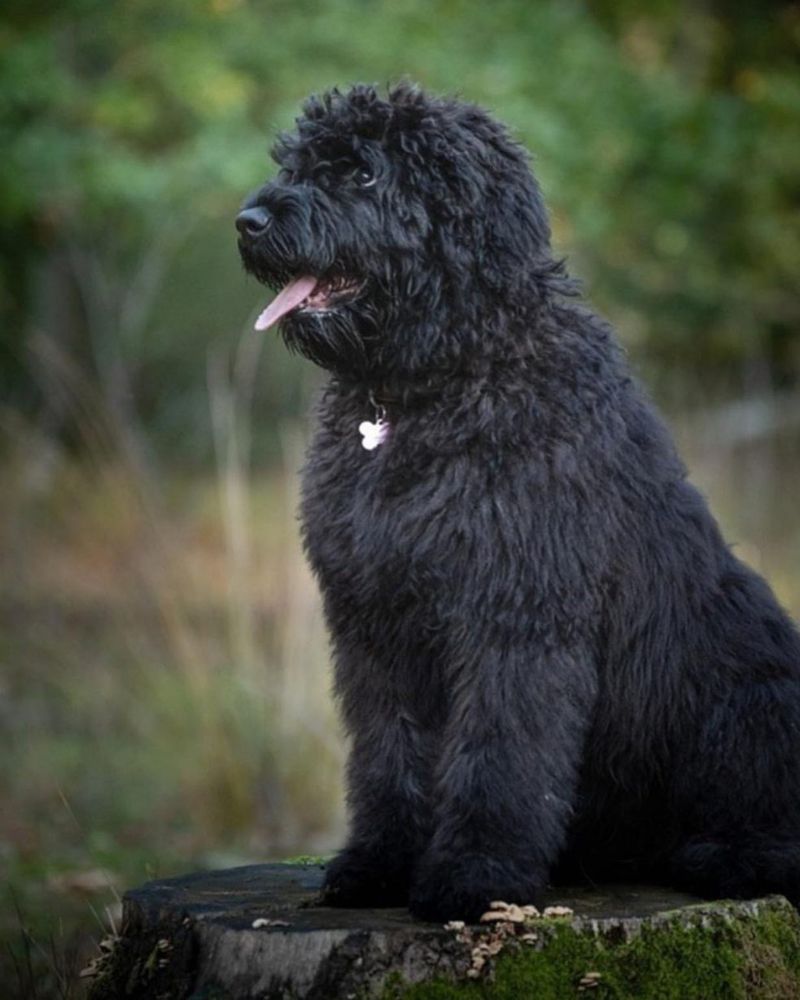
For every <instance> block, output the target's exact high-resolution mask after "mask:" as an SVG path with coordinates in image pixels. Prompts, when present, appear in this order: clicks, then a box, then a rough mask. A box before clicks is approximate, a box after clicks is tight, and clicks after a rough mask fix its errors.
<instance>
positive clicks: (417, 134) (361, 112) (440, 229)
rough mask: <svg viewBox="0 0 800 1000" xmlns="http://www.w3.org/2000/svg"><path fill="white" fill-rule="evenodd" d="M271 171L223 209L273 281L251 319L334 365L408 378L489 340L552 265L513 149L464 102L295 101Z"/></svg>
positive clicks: (522, 308) (356, 95)
mask: <svg viewBox="0 0 800 1000" xmlns="http://www.w3.org/2000/svg"><path fill="white" fill-rule="evenodd" d="M303 112H304V113H303V116H302V117H301V118H299V119H298V120H297V130H296V132H294V133H292V134H287V135H283V136H281V137H280V138H279V139H278V141H277V143H276V145H275V149H274V151H273V157H274V159H275V160H276V161H277V163H278V165H279V167H280V171H279V174H278V176H277V179H276V180H274V181H271V182H270V183H267V184H265V185H264V186H263V187H262V188H260V189H259V190H258V191H256V192H255V194H253V195H252V197H250V198H249V199H248V200H247V202H246V203H245V205H244V206H243V209H242V211H241V212H240V214H239V215H238V217H237V220H236V226H237V229H238V230H239V248H240V251H241V254H242V258H243V260H244V264H245V267H246V268H247V270H248V271H250V272H251V273H252V274H254V275H255V276H256V277H257V278H258V279H259V280H260V281H262V282H264V283H266V284H268V285H270V286H272V287H273V288H275V289H279V291H278V294H277V296H276V298H275V299H274V301H273V302H272V304H271V305H270V306H269V307H268V308H267V309H265V310H264V312H263V313H262V314H261V316H260V317H259V319H258V321H257V326H258V327H259V328H266V327H268V326H271V325H272V324H273V323H276V322H278V321H280V324H281V330H282V333H283V335H284V338H285V339H286V342H287V343H288V344H289V346H290V347H292V348H294V349H296V350H298V351H300V352H301V353H303V354H304V355H306V356H307V357H309V358H311V360H313V361H315V362H317V363H318V364H320V365H322V366H324V367H325V368H328V369H330V370H332V371H335V372H337V373H339V374H341V375H345V376H349V377H355V378H359V379H365V380H368V381H373V382H376V381H381V380H384V381H385V380H394V379H398V378H399V379H408V378H415V377H420V376H425V375H427V374H429V373H430V372H431V371H433V370H442V371H446V370H448V369H452V368H453V366H456V367H457V366H459V365H464V364H467V365H468V363H469V359H470V358H471V357H474V356H475V355H476V354H478V355H480V354H485V353H486V352H490V351H492V350H496V349H503V348H502V344H501V343H500V342H501V341H502V340H503V338H504V336H507V335H508V332H509V330H510V329H511V328H512V327H514V326H515V322H516V321H518V320H519V319H520V317H523V316H525V315H529V312H530V309H531V308H532V307H535V304H536V303H537V302H539V301H540V300H541V299H542V298H543V297H545V296H546V294H547V291H548V288H549V285H550V283H552V281H555V280H556V278H557V276H558V266H557V265H555V264H554V263H553V261H552V258H551V254H550V233H549V228H548V224H547V216H546V212H545V209H544V206H543V203H542V199H541V196H540V193H539V190H538V187H537V185H536V182H535V180H534V179H533V176H532V175H531V172H530V170H529V167H528V163H527V158H526V156H525V153H524V151H523V150H522V148H521V147H520V146H519V145H518V144H517V143H516V142H514V141H513V139H511V137H510V136H509V134H508V133H507V131H506V130H505V128H503V127H502V126H501V125H499V124H498V123H497V122H495V121H493V120H492V118H490V117H489V115H488V114H486V112H484V111H482V110H481V109H480V108H478V107H475V106H474V105H471V104H466V103H462V102H459V101H455V100H446V99H435V98H430V97H428V96H426V95H425V94H423V93H422V92H421V91H420V90H419V89H417V88H416V87H413V86H411V85H407V84H404V85H401V86H399V87H396V88H395V89H393V90H391V91H390V92H389V94H388V96H387V97H386V98H382V97H381V96H380V94H379V93H378V92H377V91H376V90H375V89H374V88H373V87H367V86H356V87H353V88H352V89H351V90H350V91H349V92H348V93H340V92H339V91H338V90H333V91H330V92H329V93H326V94H325V95H324V96H322V97H321V98H318V97H311V98H310V99H309V100H308V101H307V102H306V104H305V106H304V108H303Z"/></svg>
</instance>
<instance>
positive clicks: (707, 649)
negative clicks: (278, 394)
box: [236, 86, 800, 920]
mask: <svg viewBox="0 0 800 1000" xmlns="http://www.w3.org/2000/svg"><path fill="white" fill-rule="evenodd" d="M275 158H276V160H277V162H278V163H279V165H280V174H279V175H278V179H277V180H276V181H274V182H272V183H269V184H267V185H265V186H264V187H263V188H261V189H260V190H259V191H258V192H257V193H256V194H255V195H254V196H253V197H252V198H251V199H250V200H249V201H248V202H247V204H246V206H245V208H244V210H243V211H242V212H241V214H240V215H239V216H238V218H237V222H236V224H237V227H238V229H239V231H240V248H241V252H242V255H243V258H244V262H245V265H246V267H247V269H248V270H249V271H250V272H252V273H253V274H254V275H256V276H257V277H258V278H259V279H260V280H261V281H263V282H266V283H267V284H269V285H272V286H274V287H282V289H283V290H282V291H281V292H280V293H279V294H278V296H277V298H276V299H275V301H274V302H273V303H272V305H271V306H270V307H269V308H268V309H267V310H265V312H264V313H262V315H261V316H260V317H259V321H258V324H257V325H258V326H259V327H260V328H265V327H267V326H269V325H271V324H272V323H274V322H276V321H277V320H281V329H282V332H283V336H284V337H285V339H286V341H287V343H288V344H289V346H290V347H291V348H293V349H296V350H298V351H300V352H301V353H302V354H304V355H306V357H308V358H310V359H312V360H313V361H315V362H317V363H318V364H320V365H322V366H323V367H324V368H326V369H327V370H328V371H329V372H330V376H331V377H330V380H329V382H328V385H327V388H326V389H325V391H324V394H323V397H322V401H321V406H320V409H319V414H318V427H317V430H316V435H315V438H314V443H313V445H312V448H311V452H310V455H309V458H308V464H307V467H306V469H305V476H304V499H303V505H302V519H303V530H304V537H305V543H306V548H307V552H308V556H309V558H310V560H311V563H312V565H313V567H314V570H315V571H316V574H317V576H318V578H319V581H320V584H321V587H322V591H323V595H324V601H325V612H326V615H327V621H328V624H329V627H330V631H331V635H332V640H333V649H334V654H335V663H336V689H337V693H338V696H339V698H340V699H341V706H342V709H343V712H344V718H345V720H346V724H347V728H348V730H349V733H350V735H351V737H352V752H351V755H350V760H349V768H348V779H349V802H350V808H351V813H352V827H351V833H350V839H349V843H348V846H347V847H346V848H345V850H344V851H343V852H342V853H341V854H340V855H339V856H338V857H337V858H336V860H335V861H334V862H333V863H332V864H331V865H330V867H329V869H328V873H327V882H326V898H327V900H328V901H329V902H330V903H332V904H337V905H342V906H365V905H373V904H374V905H388V904H392V903H394V904H400V903H406V902H407V903H409V905H410V907H411V910H412V911H413V912H414V913H415V914H417V915H418V916H420V917H424V918H429V919H436V920H441V919H443V918H449V917H461V918H465V919H468V920H469V919H474V918H476V917H477V916H478V914H480V913H481V911H483V910H484V909H485V908H486V906H487V904H488V903H489V902H490V900H494V899H504V900H509V901H519V902H529V901H532V900H536V898H537V896H538V894H539V893H540V890H541V889H542V887H543V886H544V885H545V884H546V883H547V882H548V881H549V880H558V879H567V878H569V879H572V878H576V877H580V878H583V877H587V876H588V877H591V878H617V877H624V878H648V879H658V880H663V881H667V882H671V883H672V884H675V885H680V886H683V887H686V888H688V889H690V890H692V891H695V892H698V893H702V894H707V895H723V896H750V895H753V894H757V893H763V892H782V893H785V894H786V895H787V896H789V897H790V898H791V899H792V900H793V901H794V902H795V903H800V635H798V632H797V631H796V630H795V627H794V626H793V625H792V623H791V622H790V620H789V618H788V617H787V615H786V614H785V613H784V611H783V610H782V609H781V608H780V607H779V605H778V604H777V602H776V600H775V598H774V596H773V594H772V593H771V591H770V589H769V587H768V586H767V585H766V584H765V583H764V582H763V580H761V579H760V578H759V577H758V576H756V574H755V573H753V572H752V571H751V570H749V569H748V568H747V567H745V566H743V565H742V564H741V563H740V562H739V561H738V560H737V559H736V558H735V557H734V556H733V555H732V554H731V552H730V551H729V550H728V548H727V547H726V545H725V543H724V542H723V540H722V538H721V537H720V533H719V530H718V529H717V525H716V524H715V522H714V520H713V518H712V517H711V515H710V514H709V512H708V509H707V507H706V504H705V502H704V500H703V498H702V497H701V496H700V495H699V494H698V492H697V491H696V490H695V489H694V488H693V487H692V486H691V485H689V483H688V482H687V481H686V473H685V469H684V467H683V465H682V464H681V462H680V460H679V458H678V457H677V455H676V453H675V450H674V447H673V445H672V443H671V441H670V437H669V434H668V433H667V431H666V430H665V428H664V426H663V424H662V423H661V420H660V419H659V417H658V416H657V415H656V414H655V413H654V411H653V409H652V407H651V406H650V404H649V403H648V402H647V401H646V399H645V398H644V396H643V394H642V392H641V390H640V389H639V388H638V387H637V386H636V385H635V383H634V382H633V381H632V379H631V376H630V374H629V371H628V368H627V367H626V363H625V360H624V358H623V356H622V354H621V352H620V350H619V349H618V347H617V346H616V344H615V342H614V339H613V337H612V334H611V332H610V331H609V329H608V327H607V326H606V325H605V324H604V323H603V322H601V321H600V320H599V319H597V317H595V316H594V315H592V314H591V313H590V312H588V311H587V310H585V309H584V308H582V307H580V306H579V305H577V304H575V302H574V301H573V299H572V298H571V297H572V296H574V288H573V286H572V284H571V282H570V281H569V279H568V278H567V277H566V275H565V272H564V269H563V267H562V264H561V263H559V262H557V261H555V260H554V259H553V257H552V255H551V249H550V240H549V229H548V223H547V217H546V212H545V209H544V206H543V203H542V198H541V195H540V193H539V190H538V187H537V185H536V182H535V181H534V179H533V177H532V176H531V173H530V170H529V168H528V165H527V161H526V156H525V154H524V152H523V150H522V149H521V148H520V147H519V146H518V145H517V144H516V143H515V142H514V141H513V140H512V139H511V138H510V137H509V135H508V133H507V131H506V130H505V129H504V128H503V127H502V126H501V125H499V124H497V123H496V122H495V121H493V120H492V119H491V118H490V117H489V116H488V115H487V114H486V113H485V112H483V111H482V110H480V109H479V108H477V107H474V106H472V105H469V104H465V103H461V102H458V101H454V100H441V99H434V98H431V97H428V96H426V95H424V94H423V93H421V92H420V91H419V90H417V89H415V88H413V87H411V86H401V87H399V88H397V89H395V90H393V91H392V92H390V94H389V95H388V98H386V99H383V98H382V97H381V96H380V95H379V94H378V93H376V91H375V90H374V89H372V88H370V87H363V86H358V87H355V88H353V89H352V90H351V91H350V92H349V93H346V94H341V93H339V92H337V91H335V90H334V91H332V92H331V93H329V94H326V95H325V96H324V97H322V98H321V99H318V98H311V99H310V100H309V101H308V102H307V104H306V105H305V108H304V116H303V117H302V118H300V119H298V123H297V132H296V134H293V135H288V136H284V137H282V138H281V139H280V140H279V141H278V143H277V148H276V150H275Z"/></svg>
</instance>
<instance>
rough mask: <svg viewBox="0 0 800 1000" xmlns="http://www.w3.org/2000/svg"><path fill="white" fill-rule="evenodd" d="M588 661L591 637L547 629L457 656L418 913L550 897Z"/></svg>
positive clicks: (459, 911)
mask: <svg viewBox="0 0 800 1000" xmlns="http://www.w3.org/2000/svg"><path fill="white" fill-rule="evenodd" d="M590 664H591V660H590V658H589V654H588V651H587V650H586V649H583V648H580V647H577V646H576V647H573V648H567V647H565V646H563V645H559V644H557V643H555V642H546V641H545V642H540V643H537V644H536V646H535V647H534V648H525V647H524V646H523V645H522V644H520V646H519V647H518V648H514V646H513V645H512V646H511V647H510V648H509V647H508V645H507V644H502V643H491V644H489V645H488V646H487V644H485V643H484V644H482V648H481V649H476V651H475V655H474V656H471V657H470V659H469V662H464V663H463V664H462V665H461V666H460V667H459V668H458V671H457V673H456V676H454V678H453V698H452V708H451V712H450V717H449V720H448V724H447V729H446V733H445V740H444V745H443V750H442V753H441V757H440V760H439V764H438V768H437V772H436V784H435V786H434V794H433V801H434V803H435V813H434V832H433V836H432V839H431V841H430V843H429V846H428V849H427V851H426V853H425V855H424V856H423V858H422V860H421V862H420V864H419V865H418V867H417V869H416V871H415V877H414V884H413V886H412V891H411V897H410V907H411V910H412V912H413V913H414V914H415V915H416V916H418V917H421V918H423V919H427V920H447V919H454V918H459V919H462V920H468V921H475V920H477V919H478V918H479V917H480V915H481V914H482V913H483V912H484V911H485V910H487V909H488V907H489V903H490V902H492V901H494V900H505V901H507V902H517V903H532V902H533V903H535V902H536V901H537V900H538V899H539V898H540V895H541V891H542V889H543V888H544V886H545V885H546V883H547V880H548V873H549V870H550V866H551V865H552V864H553V862H554V861H555V859H556V857H557V854H558V852H559V850H560V849H561V847H562V846H563V842H564V838H565V833H566V828H567V824H568V822H569V819H570V815H571V811H572V807H573V804H574V796H575V792H576V784H577V772H578V768H579V765H580V759H581V753H582V749H583V742H584V737H585V733H586V730H587V723H588V719H589V714H590V711H591V705H592V704H593V701H594V694H595V681H594V677H595V675H594V670H593V669H592V667H591V666H590Z"/></svg>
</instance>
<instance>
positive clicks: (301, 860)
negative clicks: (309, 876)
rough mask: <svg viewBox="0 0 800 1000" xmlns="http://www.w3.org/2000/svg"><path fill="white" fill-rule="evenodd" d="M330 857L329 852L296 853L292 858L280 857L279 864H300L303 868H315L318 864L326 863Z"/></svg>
mask: <svg viewBox="0 0 800 1000" xmlns="http://www.w3.org/2000/svg"><path fill="white" fill-rule="evenodd" d="M330 859H331V855H330V854H297V855H295V857H293V858H282V859H281V861H280V864H283V865H300V866H301V867H303V868H316V867H317V866H318V865H324V864H327V863H328V862H329V861H330Z"/></svg>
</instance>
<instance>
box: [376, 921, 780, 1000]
mask: <svg viewBox="0 0 800 1000" xmlns="http://www.w3.org/2000/svg"><path fill="white" fill-rule="evenodd" d="M718 905H719V904H718ZM539 927H540V930H541V932H542V933H543V934H547V937H548V940H547V942H546V944H545V946H544V947H543V948H542V949H541V950H538V949H536V950H534V949H532V948H529V947H527V946H516V945H514V946H511V947H510V948H508V949H506V951H504V952H503V953H502V954H501V955H499V956H498V958H497V961H496V965H495V972H494V977H493V978H492V979H482V980H479V981H475V982H470V981H465V982H460V983H454V982H452V981H445V980H442V979H438V980H433V981H431V982H427V983H419V984H416V985H413V986H407V985H404V984H403V983H402V982H400V981H399V980H397V979H395V980H394V981H393V982H392V983H390V984H387V986H386V988H385V990H384V993H383V997H382V1000H400V998H402V1000H470V998H473V1000H528V998H529V1000H564V998H566V997H578V996H580V997H586V998H587V1000H612V998H613V1000H797V998H798V997H800V920H798V917H797V914H796V913H794V911H792V910H791V909H789V908H784V907H780V906H778V905H776V906H775V907H774V908H766V909H765V910H764V911H763V912H761V913H760V914H759V915H758V916H754V917H745V918H742V917H741V916H737V917H733V916H732V915H731V914H729V913H727V912H726V911H725V910H724V909H722V910H721V911H719V912H717V913H714V914H713V915H709V912H708V911H707V910H706V911H701V910H698V913H697V915H696V916H694V917H693V918H692V919H691V920H690V921H689V922H687V920H686V917H685V915H684V916H683V918H682V919H681V918H678V917H676V918H675V919H674V920H672V921H667V922H666V923H659V924H656V925H655V926H653V925H645V926H644V927H643V928H642V931H641V933H640V934H639V935H637V936H636V937H634V938H632V939H631V940H627V941H626V940H621V941H616V942H615V941H614V940H613V935H612V936H610V937H609V936H605V937H604V936H603V935H596V934H594V933H592V932H591V931H589V930H574V929H573V928H572V927H570V926H565V925H564V924H563V923H561V925H560V926H553V924H552V922H549V923H545V922H541V923H540V924H539ZM587 972H596V973H599V974H600V978H599V981H598V984H597V986H596V987H594V988H592V989H589V990H585V991H579V989H578V987H579V984H580V980H581V978H582V977H583V976H585V975H586V973H587Z"/></svg>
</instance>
